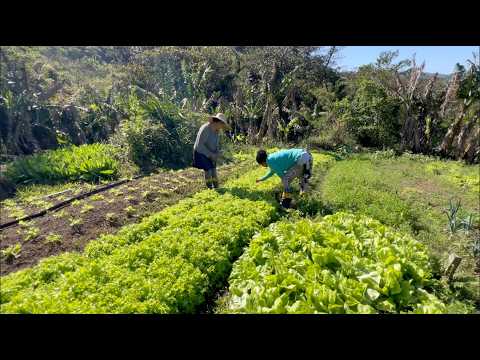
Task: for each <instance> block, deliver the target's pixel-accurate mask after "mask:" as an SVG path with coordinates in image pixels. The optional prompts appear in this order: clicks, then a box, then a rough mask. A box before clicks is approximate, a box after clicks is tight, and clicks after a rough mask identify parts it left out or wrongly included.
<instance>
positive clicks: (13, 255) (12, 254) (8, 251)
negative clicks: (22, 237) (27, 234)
mask: <svg viewBox="0 0 480 360" xmlns="http://www.w3.org/2000/svg"><path fill="white" fill-rule="evenodd" d="M21 251H22V244H20V243H17V244H15V245H11V246H9V247H7V248H5V249H3V250H1V251H0V254H1V255H2V257H4V258H5V259H6V260H7V261H11V260H13V259H18V258H19V257H20V255H21V254H20V253H21Z"/></svg>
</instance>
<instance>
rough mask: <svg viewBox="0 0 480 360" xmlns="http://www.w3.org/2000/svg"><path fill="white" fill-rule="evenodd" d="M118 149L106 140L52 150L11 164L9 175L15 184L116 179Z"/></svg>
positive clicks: (8, 168) (7, 173)
mask: <svg viewBox="0 0 480 360" xmlns="http://www.w3.org/2000/svg"><path fill="white" fill-rule="evenodd" d="M116 152H118V150H117V149H115V148H114V147H112V146H110V145H105V144H91V145H82V146H71V147H68V148H63V149H57V150H49V151H46V152H43V153H40V154H35V155H32V156H27V157H24V158H21V159H18V160H15V161H14V162H12V163H10V164H8V166H7V170H6V177H7V178H8V179H10V180H11V181H12V182H14V183H15V184H31V183H43V184H46V183H47V184H52V183H59V182H66V181H76V180H81V181H89V182H98V181H99V180H100V179H115V178H117V177H118V176H119V174H120V164H119V162H118V161H117V160H116V158H115V154H116Z"/></svg>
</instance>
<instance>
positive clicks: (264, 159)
mask: <svg viewBox="0 0 480 360" xmlns="http://www.w3.org/2000/svg"><path fill="white" fill-rule="evenodd" d="M257 162H258V163H259V164H260V165H261V166H263V167H268V168H269V171H268V172H267V173H266V174H265V175H264V176H263V177H261V178H260V179H257V180H256V182H257V183H259V182H261V181H264V180H267V179H268V178H270V177H271V176H272V175H274V174H276V175H278V176H279V177H280V179H281V180H282V185H283V193H282V206H283V207H286V208H288V207H290V204H291V202H292V196H291V189H290V185H291V183H292V181H293V180H294V179H295V178H298V179H299V182H300V194H303V193H304V192H305V191H307V187H308V180H309V179H310V177H311V176H312V167H313V157H312V154H310V153H309V152H308V151H307V150H305V149H283V150H280V151H277V152H274V153H272V154H270V155H269V154H267V152H266V151H265V150H259V151H258V152H257Z"/></svg>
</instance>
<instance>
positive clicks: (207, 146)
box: [193, 113, 228, 189]
mask: <svg viewBox="0 0 480 360" xmlns="http://www.w3.org/2000/svg"><path fill="white" fill-rule="evenodd" d="M227 128H228V124H227V120H226V119H225V115H224V114H222V113H218V114H217V115H215V116H211V117H210V118H209V119H208V122H207V123H205V124H203V125H202V126H201V127H200V129H199V130H198V134H197V138H196V140H195V145H194V146H193V166H194V167H196V168H197V169H202V170H203V171H204V172H205V184H206V185H207V188H209V189H216V188H218V178H217V164H216V163H217V160H218V159H219V158H220V157H221V153H220V146H219V145H220V141H219V140H220V139H219V133H220V130H225V129H227Z"/></svg>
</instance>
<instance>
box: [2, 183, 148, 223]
mask: <svg viewBox="0 0 480 360" xmlns="http://www.w3.org/2000/svg"><path fill="white" fill-rule="evenodd" d="M145 176H147V175H137V176H134V177H133V178H131V179H123V180H120V181H117V182H114V183H111V184H108V185H106V186H104V187H101V188H97V189H95V190H92V191H89V192H86V193H83V194H80V195H77V196H74V197H73V198H70V199H68V200H65V201H62V202H60V203H58V204H55V205H53V206H51V207H49V208H48V209H45V210H42V211H40V212H38V213H35V214H31V215H28V216H25V217H23V218H21V219H17V220H12V221H9V222H7V223H5V224H0V230H1V229H5V228H7V227H10V226H13V225H17V224H18V223H19V222H20V221H26V220H31V219H34V218H37V217H40V216H43V215H45V214H46V213H47V212H49V211H53V210H57V209H60V208H62V207H64V206H66V205H68V204H70V203H71V202H74V201H75V200H81V199H84V198H86V197H88V196H91V195H95V194H97V193H99V192H102V191H105V190H108V189H111V188H113V187H115V186H119V185H122V184H125V183H127V182H130V181H132V180H136V179H139V178H142V177H145Z"/></svg>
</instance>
